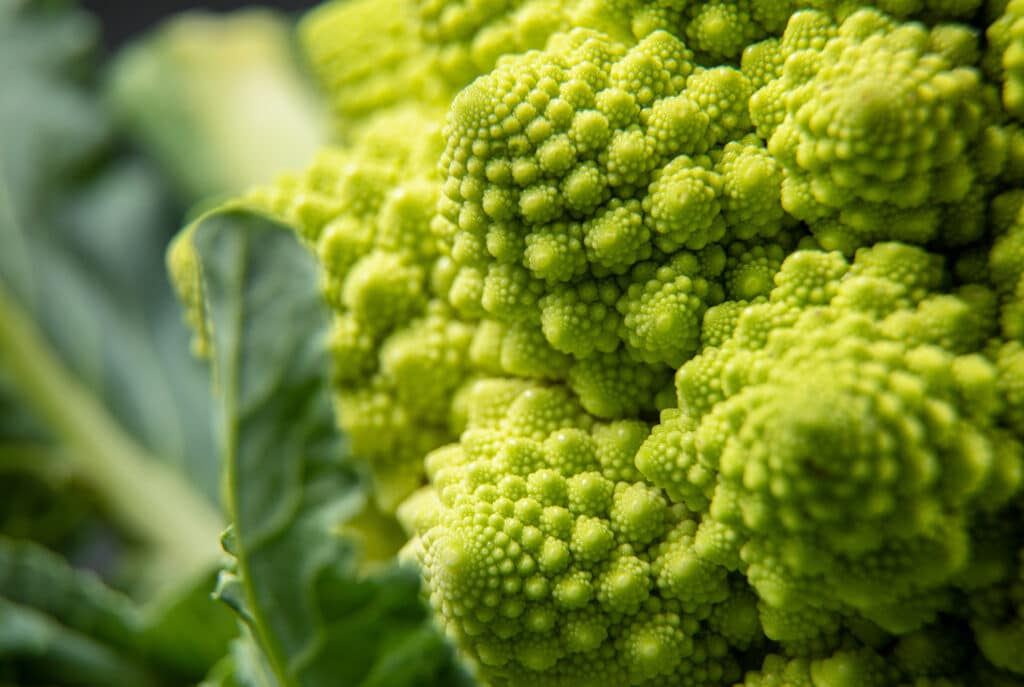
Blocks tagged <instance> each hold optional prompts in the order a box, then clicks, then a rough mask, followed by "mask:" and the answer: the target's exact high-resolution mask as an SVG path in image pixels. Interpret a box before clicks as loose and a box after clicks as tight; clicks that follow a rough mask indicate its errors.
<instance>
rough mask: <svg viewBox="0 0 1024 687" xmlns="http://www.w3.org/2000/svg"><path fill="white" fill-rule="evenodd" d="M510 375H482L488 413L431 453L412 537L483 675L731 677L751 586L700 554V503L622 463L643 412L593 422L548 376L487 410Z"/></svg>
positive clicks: (438, 602) (521, 678)
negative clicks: (672, 497)
mask: <svg viewBox="0 0 1024 687" xmlns="http://www.w3.org/2000/svg"><path fill="white" fill-rule="evenodd" d="M506 384H507V382H505V381H503V380H494V381H491V380H486V381H481V382H478V383H477V384H476V386H475V387H474V389H473V390H472V392H471V399H470V401H469V403H470V407H476V406H477V403H483V405H484V407H485V408H486V411H485V412H483V413H480V414H476V413H471V415H470V418H469V425H468V428H467V430H466V431H465V432H464V433H463V435H462V438H461V441H460V443H459V444H456V445H452V446H448V447H445V448H442V449H439V450H438V451H436V452H434V453H433V454H431V455H430V456H428V458H427V465H428V469H429V471H430V476H431V482H432V484H433V489H434V490H435V492H436V495H437V498H438V499H439V502H440V503H439V505H438V506H437V507H436V510H435V511H434V512H433V514H432V517H431V518H430V519H429V521H428V522H425V523H424V522H421V527H422V528H423V530H422V532H421V536H420V538H419V541H418V542H417V545H416V547H417V552H418V554H417V555H418V557H419V560H420V562H421V564H422V566H423V570H424V577H425V580H426V582H427V584H428V585H429V593H430V601H431V605H432V606H433V607H434V608H435V610H436V611H437V612H438V617H439V618H441V619H442V622H443V623H444V625H445V629H446V630H447V632H448V633H449V634H450V635H451V636H452V637H454V638H455V639H456V641H457V642H458V644H459V646H460V648H461V649H462V650H463V652H464V653H465V654H466V656H467V657H468V658H469V659H471V660H472V661H473V662H474V663H476V664H477V665H478V669H479V671H480V674H481V676H482V677H483V678H484V679H485V680H486V681H487V682H488V683H489V684H507V685H543V686H547V685H561V686H564V687H577V686H580V685H595V686H596V685H607V684H616V685H647V686H650V687H653V686H654V685H679V686H683V685H687V686H692V687H698V686H700V685H707V684H727V683H729V682H730V681H733V680H736V679H738V678H739V675H740V673H739V664H738V661H737V658H736V654H735V652H736V651H737V650H742V649H743V648H744V647H745V646H748V645H749V644H750V643H751V642H752V641H753V640H754V639H755V638H756V637H757V635H758V634H759V630H758V628H757V619H756V610H755V601H754V598H753V596H752V595H749V594H746V595H743V594H742V593H738V592H737V591H736V590H734V589H733V587H732V586H731V583H730V578H729V573H728V572H727V570H726V569H725V568H724V567H723V566H721V565H718V564H716V563H713V562H711V561H708V560H703V559H701V558H700V557H699V556H698V555H697V554H696V553H695V552H694V535H695V533H696V531H697V521H696V519H695V516H694V515H693V514H692V513H691V512H689V511H688V510H687V509H686V508H684V507H682V506H679V505H676V506H673V505H671V504H670V503H669V502H668V500H667V499H666V498H665V496H664V494H663V492H662V491H661V490H660V489H657V488H655V487H653V486H651V485H649V484H647V483H645V482H644V481H642V480H640V479H638V478H639V475H638V474H637V473H636V472H635V470H632V469H629V468H628V467H627V465H628V462H629V460H630V459H629V458H628V456H630V455H631V454H632V453H633V452H635V450H636V448H637V446H638V445H639V444H640V442H641V441H643V438H644V437H645V436H646V434H647V431H648V430H647V427H646V426H645V425H644V423H641V422H637V421H630V420H622V421H617V422H612V423H602V422H600V421H598V420H596V419H595V418H594V417H592V416H590V415H589V414H587V413H586V412H585V411H583V409H582V408H581V407H580V406H579V405H578V404H577V402H576V401H575V400H574V398H573V397H572V395H571V394H570V393H568V392H567V391H565V389H563V388H560V387H557V386H556V387H544V386H538V385H529V386H527V387H526V388H524V389H520V390H519V393H518V394H517V395H515V396H513V397H512V398H507V400H506V402H505V403H504V404H503V405H502V406H501V407H495V404H494V403H493V402H492V401H491V400H490V399H492V398H493V397H494V395H495V393H494V392H495V390H496V389H497V390H498V392H499V393H498V395H499V396H501V395H503V394H502V393H501V390H502V389H504V388H505V385H506ZM478 399H481V400H478ZM484 399H486V400H484ZM623 461H626V463H625V464H624V463H623ZM726 638H728V640H727V639H726Z"/></svg>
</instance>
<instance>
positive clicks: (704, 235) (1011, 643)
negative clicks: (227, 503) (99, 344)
mask: <svg viewBox="0 0 1024 687" xmlns="http://www.w3.org/2000/svg"><path fill="white" fill-rule="evenodd" d="M878 5H879V6H877V7H873V6H863V5H856V4H853V3H826V2H809V3H800V2H785V1H776V2H771V3H747V2H743V1H728V2H727V1H720V2H711V3H678V2H650V3H636V2H611V1H610V0H592V1H585V2H570V1H565V2H540V1H534V2H519V3H513V4H510V5H507V4H501V5H499V4H493V5H488V4H485V3H465V4H463V3H458V2H449V3H439V2H391V3H387V4H386V6H384V5H381V4H380V3H371V2H365V1H363V2H360V1H359V0H355V1H353V2H336V3H331V4H328V5H326V6H324V7H322V8H320V9H318V10H317V11H316V12H314V13H312V14H311V15H310V16H308V17H307V18H306V19H305V20H304V22H303V24H302V26H301V36H302V38H303V40H304V42H305V45H306V48H307V51H308V53H309V55H310V56H311V58H312V60H313V63H314V66H315V68H316V69H317V70H318V72H319V75H320V77H321V80H322V82H323V83H324V84H325V87H326V88H327V89H328V92H329V96H330V99H331V102H332V103H333V106H334V112H335V123H336V128H337V130H338V138H339V140H340V141H341V142H339V143H338V144H336V145H335V146H333V147H331V148H329V149H327V150H325V151H324V152H322V153H321V155H320V157H319V158H318V159H317V160H316V161H315V162H314V164H313V165H312V166H311V167H310V168H309V169H308V170H307V171H306V172H304V173H302V174H297V175H291V176H287V177H285V178H283V179H282V180H281V181H280V182H279V183H277V184H276V185H274V186H272V187H268V188H265V189H262V190H258V191H256V192H254V193H253V194H251V195H250V196H249V197H248V199H247V200H246V201H245V202H246V203H248V204H249V205H250V206H252V207H255V208H258V209H259V211H261V212H265V213H268V214H269V215H271V216H273V217H276V218H279V219H280V220H281V221H284V222H285V223H287V224H289V225H291V226H293V227H294V228H295V230H296V231H297V233H298V235H299V236H300V237H301V240H302V241H303V242H304V243H305V244H306V245H307V246H308V247H309V249H310V250H311V251H312V252H313V253H314V254H315V255H316V257H317V259H318V262H319V264H320V266H321V268H322V271H323V294H324V297H325V299H326V302H327V303H328V304H329V306H330V307H331V309H332V310H333V312H334V316H333V324H332V327H331V333H330V338H329V341H330V344H329V345H330V351H331V354H332V358H333V362H334V368H333V369H334V377H333V379H334V382H333V387H334V396H335V401H336V409H337V417H338V421H339V423H340V427H341V428H342V430H343V431H344V432H345V434H346V435H347V436H348V437H349V439H350V441H351V442H352V449H353V452H354V453H355V454H356V455H357V456H359V457H361V458H363V459H365V460H366V461H367V462H368V464H369V465H370V466H371V468H372V473H373V477H374V484H375V492H376V500H377V504H378V505H379V506H380V507H381V508H382V509H383V510H384V511H386V512H395V513H396V514H397V517H398V518H399V520H400V521H401V522H402V523H403V525H404V526H405V527H406V529H407V531H409V532H410V534H411V535H412V538H411V540H410V541H409V543H408V544H407V545H406V547H405V549H404V554H403V555H404V556H405V557H406V558H407V559H412V560H414V561H415V562H416V563H417V564H418V566H419V567H420V568H421V570H422V574H423V578H424V581H425V587H426V593H427V595H428V596H429V599H430V605H431V607H432V609H433V611H434V614H435V617H436V619H437V621H438V622H439V623H440V624H441V625H442V626H443V627H444V629H445V631H446V633H447V634H448V635H449V637H450V638H451V639H453V640H454V642H455V644H456V645H457V647H458V648H459V650H460V653H461V654H462V656H463V657H464V659H466V660H467V661H468V663H469V665H471V666H472V668H473V670H474V671H475V673H476V675H477V677H478V679H479V680H480V682H481V683H482V684H492V685H564V686H566V687H569V686H579V685H607V684H615V685H694V686H697V685H734V684H743V685H749V686H751V687H753V686H755V685H815V686H817V687H838V686H840V685H863V686H865V687H883V686H891V687H896V686H897V685H899V686H903V685H918V686H921V685H940V684H941V685H951V686H952V685H974V684H1008V685H1009V684H1019V682H1020V680H1021V679H1024V664H1022V663H1021V656H1022V653H1021V651H1020V648H1021V647H1022V646H1024V613H1022V607H1021V603H1022V598H1024V597H1022V586H1021V585H1022V579H1024V578H1022V574H1024V567H1022V556H1024V529H1022V526H1021V525H1022V519H1021V518H1022V508H1021V490H1022V486H1024V447H1022V444H1021V440H1022V438H1024V425H1022V424H1021V423H1022V417H1024V414H1022V413H1024V406H1022V404H1024V395H1022V393H1021V391H1020V388H1021V384H1022V381H1021V380H1022V376H1021V375H1022V374H1024V367H1022V366H1024V356H1022V353H1021V351H1022V350H1024V349H1022V347H1021V344H1022V337H1024V325H1022V324H1021V321H1020V317H1021V315H1020V313H1021V307H1022V306H1021V301H1020V299H1021V298H1022V296H1024V291H1022V288H1024V287H1021V286H1020V285H1021V284H1022V283H1024V282H1022V281H1021V274H1022V269H1024V262H1022V258H1021V256H1022V252H1021V251H1022V246H1024V243H1022V241H1024V229H1022V227H1024V220H1022V218H1021V217H1020V216H1019V214H1020V208H1021V207H1022V205H1024V188H1022V187H1021V184H1022V182H1024V133H1022V131H1021V129H1020V125H1019V123H1018V119H1017V117H1018V115H1019V112H1020V107H1019V103H1018V102H1017V101H1018V100H1019V99H1020V96H1019V94H1018V93H1017V89H1018V88H1019V84H1018V83H1017V81H1018V78H1017V76H1018V75H1017V74H1016V72H1017V71H1018V70H1017V65H1016V62H1017V61H1019V56H1018V55H1017V51H1018V50H1019V49H1020V46H1021V45H1024V44H1020V43H1019V41H1020V40H1022V38H1021V36H1024V34H1022V33H1021V32H1020V31H1019V30H1018V27H1024V18H1022V17H1024V15H1022V10H1024V7H1022V6H1021V5H1020V3H1016V2H1011V3H1004V4H1003V6H997V5H999V3H993V4H992V6H988V7H980V6H979V3H977V2H959V3H956V2H953V3H950V2H936V3H923V2H918V3H885V2H883V3H878ZM371 64H372V65H379V64H385V65H387V68H386V69H370V68H369V66H370V65H371ZM186 236H187V235H186ZM183 241H185V242H184V243H182V244H179V249H178V250H176V252H174V253H172V258H171V264H172V268H174V269H177V270H178V271H179V273H182V274H187V273H188V272H189V270H188V269H187V267H188V264H189V261H188V259H187V258H188V255H189V250H188V243H187V240H184V239H183ZM186 280H187V278H186ZM200 310H201V308H200ZM194 319H196V320H197V321H198V318H197V317H194ZM424 484H425V486H421V485H424Z"/></svg>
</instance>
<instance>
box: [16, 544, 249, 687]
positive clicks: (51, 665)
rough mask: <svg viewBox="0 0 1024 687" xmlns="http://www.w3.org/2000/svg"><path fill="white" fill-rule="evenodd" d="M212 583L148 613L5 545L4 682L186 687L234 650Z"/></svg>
mask: <svg viewBox="0 0 1024 687" xmlns="http://www.w3.org/2000/svg"><path fill="white" fill-rule="evenodd" d="M211 583H212V580H211V579H209V578H206V579H202V580H198V581H196V582H195V583H192V584H187V585H182V586H181V588H180V589H179V590H178V591H179V593H178V594H177V595H174V596H172V597H168V598H166V599H164V600H163V601H162V602H161V603H160V604H159V605H154V606H151V607H148V608H142V607H140V606H139V605H138V604H136V603H135V602H134V601H133V600H131V599H129V598H128V597H126V596H124V595H122V594H120V593H118V592H115V591H113V590H111V589H110V588H109V587H107V586H106V585H104V584H103V583H102V581H101V580H100V579H99V578H98V577H96V576H95V575H93V574H92V573H90V572H88V571H84V570H79V569H75V568H72V567H71V566H70V565H68V563H67V562H66V561H65V560H64V559H63V558H61V557H60V556H58V555H56V554H54V553H52V552H50V551H47V550H46V549H44V548H42V547H40V546H38V545H36V544H34V543H32V542H30V541H19V540H13V539H8V538H4V537H0V675H2V674H3V673H2V670H3V668H2V667H6V669H7V671H8V672H11V671H14V672H16V673H17V676H18V677H19V678H20V679H31V680H38V679H43V678H45V679H48V680H56V681H59V683H60V684H68V685H96V686H97V687H99V686H106V685H111V684H125V685H149V684H152V685H157V684H180V683H183V682H186V681H190V680H192V679H195V678H196V677H198V676H201V675H202V674H203V673H204V672H205V671H206V670H207V668H208V667H209V666H210V665H212V664H213V663H214V662H215V661H217V660H218V659H219V658H220V657H221V656H222V655H223V654H224V653H225V652H226V651H227V648H228V642H229V640H230V638H231V637H232V636H233V635H234V627H233V623H232V621H231V619H230V616H229V615H228V614H226V613H223V612H221V609H220V608H219V607H217V606H216V605H213V604H212V603H211V602H210V599H209V589H210V585H211Z"/></svg>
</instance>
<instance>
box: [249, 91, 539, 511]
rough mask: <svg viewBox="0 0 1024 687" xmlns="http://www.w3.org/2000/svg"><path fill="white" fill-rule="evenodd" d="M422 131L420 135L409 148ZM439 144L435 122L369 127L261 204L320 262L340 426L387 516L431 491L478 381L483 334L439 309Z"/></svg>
mask: <svg viewBox="0 0 1024 687" xmlns="http://www.w3.org/2000/svg"><path fill="white" fill-rule="evenodd" d="M412 128H415V130H416V131H418V132H420V133H419V134H418V135H417V136H415V137H409V136H406V135H405V132H407V131H409V130H412ZM439 142H440V138H439V125H438V124H437V123H436V121H435V120H433V119H432V118H431V117H430V115H429V113H424V112H421V111H416V110H405V109H397V110H392V111H391V112H389V113H387V114H385V115H383V116H380V117H378V118H376V119H374V120H373V121H371V122H369V123H368V124H367V125H366V127H365V131H364V134H363V135H362V136H361V137H360V141H359V144H358V146H356V147H354V148H351V149H344V148H334V149H329V150H327V151H325V152H324V153H322V154H321V155H320V157H319V158H318V159H317V160H316V161H315V162H314V164H313V165H312V167H310V169H308V170H307V171H306V172H304V173H303V174H301V175H295V176H292V177H287V178H284V179H283V180H282V181H281V182H279V183H278V185H277V186H275V187H271V188H269V189H265V190H262V191H258V192H256V193H255V194H254V195H253V197H252V202H253V203H255V204H257V205H259V206H262V207H264V208H266V209H267V210H269V211H270V212H272V213H274V214H276V215H278V216H280V217H282V218H283V219H284V220H285V221H287V222H288V223H290V224H291V225H292V226H293V227H294V228H295V230H296V232H297V233H298V234H299V235H300V236H301V237H302V239H303V240H304V242H306V244H307V245H308V246H309V247H310V249H311V250H312V251H313V252H314V253H315V254H316V256H317V258H318V260H319V263H320V266H321V268H322V274H323V280H324V286H323V288H324V295H325V298H326V301H327V302H328V304H329V305H330V306H331V307H332V308H333V309H334V311H335V320H334V325H333V327H332V330H331V334H330V338H329V340H328V346H329V350H330V351H331V353H332V354H333V358H334V369H335V372H334V388H335V391H336V402H337V408H338V419H339V424H340V426H341V429H342V430H343V431H344V432H345V433H346V436H347V437H348V438H349V440H350V441H351V445H352V450H353V453H355V454H356V455H358V456H360V457H361V458H363V459H365V460H366V461H367V462H368V464H369V465H370V466H371V468H372V472H373V475H374V478H375V487H376V496H377V500H378V502H379V505H380V506H381V507H382V508H383V509H384V510H386V511H391V510H393V509H394V508H395V506H396V505H397V504H398V502H399V501H401V499H403V498H404V497H405V496H406V495H408V494H409V493H410V492H411V491H413V490H414V489H416V488H417V487H419V486H420V485H421V483H422V481H423V477H424V474H423V466H422V458H423V456H424V455H425V454H426V453H427V452H429V451H430V450H431V449H433V448H436V447H437V446H439V445H441V444H443V443H444V442H446V441H450V440H451V439H452V438H454V437H455V435H456V434H457V432H458V431H459V427H460V422H461V421H460V419H459V417H458V413H457V412H455V411H454V410H453V400H454V399H455V397H456V395H457V392H458V390H459V388H460V386H462V385H463V383H464V382H466V381H467V380H468V379H469V377H470V376H471V374H472V373H473V371H474V370H473V363H472V362H471V356H470V352H471V346H472V344H473V341H474V337H475V336H476V326H475V324H473V323H470V322H468V321H465V320H462V319H460V318H459V317H457V316H456V313H455V312H454V310H453V309H452V308H451V306H449V305H448V304H447V303H446V302H445V301H444V300H442V299H441V298H440V297H439V296H440V295H441V294H442V293H445V292H447V291H448V290H449V288H450V285H449V284H450V281H451V272H452V270H450V269H449V263H450V261H449V260H448V259H447V258H443V257H441V256H440V254H439V251H438V247H437V241H436V239H435V238H434V234H433V232H432V231H431V228H430V225H431V221H432V219H433V217H434V212H435V208H436V205H437V199H438V197H439V195H440V183H439V181H438V179H437V178H436V176H435V174H434V166H433V160H432V159H433V158H434V157H436V156H437V155H438V154H439V148H438V143H439ZM537 338H538V339H539V343H541V344H545V345H546V342H544V341H543V337H537ZM509 348H510V350H512V351H516V352H518V354H519V355H518V358H515V357H513V358H512V359H511V362H509V361H505V362H506V363H507V365H508V366H509V367H511V368H516V369H518V368H517V364H521V363H520V361H521V360H523V359H527V360H532V355H531V353H532V351H531V350H529V349H530V345H529V342H516V343H513V344H510V345H509ZM540 366H542V365H541V363H540V362H534V364H533V365H531V366H530V367H529V369H528V370H527V371H528V372H529V373H531V374H532V373H534V372H536V371H537V368H538V367H540ZM503 371H504V369H503Z"/></svg>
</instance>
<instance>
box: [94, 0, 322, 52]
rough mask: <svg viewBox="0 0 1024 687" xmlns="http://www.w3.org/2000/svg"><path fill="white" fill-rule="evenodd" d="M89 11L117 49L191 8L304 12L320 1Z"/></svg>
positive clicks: (156, 3)
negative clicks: (160, 22) (253, 7)
mask: <svg viewBox="0 0 1024 687" xmlns="http://www.w3.org/2000/svg"><path fill="white" fill-rule="evenodd" d="M81 4H82V5H84V6H85V7H86V8H87V9H88V10H90V11H91V12H93V13H94V14H95V15H96V16H97V17H99V19H100V21H101V22H102V23H103V37H104V42H105V43H106V44H107V46H108V47H111V48H116V47H117V46H119V45H121V44H122V43H124V42H125V40H127V39H129V38H131V37H132V36H135V35H137V34H139V33H141V32H143V31H145V30H146V29H149V28H151V27H153V26H154V25H155V24H156V23H157V22H159V21H160V20H161V19H163V18H164V17H167V16H169V15H172V14H174V13H176V12H180V11H182V10H187V9H207V10H214V11H220V12H224V11H228V10H233V9H238V8H240V7H251V6H254V5H259V6H263V7H276V8H278V9H281V10H286V11H291V12H300V11H302V10H305V9H308V8H310V7H313V6H314V5H317V4H319V2H318V0H274V1H272V2H268V1H267V0H262V1H260V0H213V1H210V0H207V1H206V2H195V1H193V2H187V1H182V0H178V1H177V2H175V0H83V1H82V3H81Z"/></svg>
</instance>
